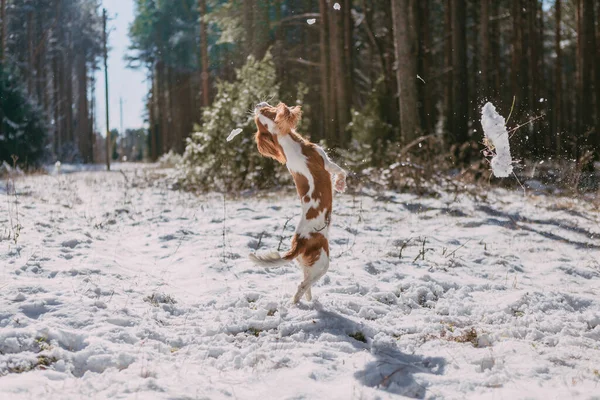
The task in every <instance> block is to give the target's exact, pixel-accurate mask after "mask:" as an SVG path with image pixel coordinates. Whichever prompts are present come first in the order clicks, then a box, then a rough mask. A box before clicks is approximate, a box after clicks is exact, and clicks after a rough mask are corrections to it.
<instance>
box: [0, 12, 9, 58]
mask: <svg viewBox="0 0 600 400" xmlns="http://www.w3.org/2000/svg"><path fill="white" fill-rule="evenodd" d="M0 19H2V27H1V28H0V62H1V63H2V64H4V60H5V59H6V35H7V32H8V21H7V20H6V0H0Z"/></svg>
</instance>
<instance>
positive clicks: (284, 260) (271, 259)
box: [248, 238, 300, 268]
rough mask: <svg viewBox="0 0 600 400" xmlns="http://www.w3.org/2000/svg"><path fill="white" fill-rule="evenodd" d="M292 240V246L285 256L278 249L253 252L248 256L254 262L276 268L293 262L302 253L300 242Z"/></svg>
mask: <svg viewBox="0 0 600 400" xmlns="http://www.w3.org/2000/svg"><path fill="white" fill-rule="evenodd" d="M295 239H296V238H294V240H292V248H291V249H290V250H289V251H288V252H287V253H285V254H284V255H283V256H282V255H281V254H279V252H277V251H269V252H267V253H258V254H257V253H251V254H250V255H249V256H248V257H249V258H250V260H252V262H254V264H256V265H259V266H261V267H267V268H274V267H281V266H284V265H286V264H289V263H290V262H292V261H293V260H294V259H295V258H296V257H298V255H299V254H300V248H299V246H298V242H297V241H296V240H295Z"/></svg>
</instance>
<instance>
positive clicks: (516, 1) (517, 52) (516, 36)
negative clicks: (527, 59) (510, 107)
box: [510, 0, 527, 111]
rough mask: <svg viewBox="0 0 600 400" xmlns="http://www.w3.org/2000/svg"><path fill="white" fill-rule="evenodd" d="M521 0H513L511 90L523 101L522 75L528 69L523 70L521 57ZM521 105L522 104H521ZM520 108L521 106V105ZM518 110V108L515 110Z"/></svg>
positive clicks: (517, 99) (518, 100)
mask: <svg viewBox="0 0 600 400" xmlns="http://www.w3.org/2000/svg"><path fill="white" fill-rule="evenodd" d="M521 12H522V11H521V0H512V2H511V18H512V23H513V26H512V28H513V32H512V52H511V56H512V58H511V85H510V86H511V89H512V90H511V92H512V94H513V96H515V98H516V101H517V102H519V103H520V102H521V101H522V96H521V93H522V91H523V87H522V79H521V75H522V74H523V73H527V70H525V71H522V70H521V59H522V58H523V48H522V45H523V41H522V25H521ZM519 106H520V104H519ZM519 108H520V107H519ZM515 111H516V110H515Z"/></svg>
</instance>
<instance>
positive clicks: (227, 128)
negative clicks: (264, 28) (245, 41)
mask: <svg viewBox="0 0 600 400" xmlns="http://www.w3.org/2000/svg"><path fill="white" fill-rule="evenodd" d="M217 90H218V92H217V95H216V97H215V100H214V102H213V104H212V105H211V106H210V107H208V108H207V109H205V110H204V112H203V118H202V120H203V123H202V125H201V126H199V127H197V129H196V132H194V133H193V134H192V135H191V137H190V138H188V139H187V145H186V148H185V152H184V154H183V160H182V162H181V163H180V164H179V170H180V172H181V177H180V184H181V185H182V186H183V187H184V188H186V189H188V190H226V191H230V190H240V189H254V188H256V189H262V188H266V187H271V186H274V185H279V184H281V183H283V182H289V179H290V178H289V174H287V172H286V173H283V172H284V171H285V170H284V168H282V167H281V166H279V165H278V164H277V163H276V162H275V161H273V160H272V159H267V158H265V157H262V156H261V155H260V153H259V152H258V150H257V149H256V144H255V142H254V133H255V132H256V125H255V123H254V114H253V107H254V105H255V104H257V103H259V102H260V101H271V102H272V103H274V104H276V103H277V99H279V95H280V93H279V90H280V86H279V83H278V82H277V75H276V72H275V65H274V63H273V59H272V57H271V55H270V53H267V55H266V56H265V57H264V59H263V60H262V61H257V60H255V59H254V58H253V57H248V60H247V62H246V64H245V65H244V66H243V67H242V68H240V69H239V70H237V71H236V80H235V81H233V82H223V81H221V82H219V83H218V84H217ZM305 93H306V90H305V87H301V88H300V90H299V96H298V98H299V99H300V100H297V102H296V103H297V104H301V99H302V98H303V96H304V94H305ZM236 128H240V129H242V133H240V134H239V135H238V136H237V137H236V138H234V139H233V140H232V141H231V142H227V141H226V138H227V136H228V135H229V133H230V132H231V131H232V130H233V129H236Z"/></svg>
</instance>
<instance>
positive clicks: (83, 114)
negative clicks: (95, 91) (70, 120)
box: [77, 53, 94, 164]
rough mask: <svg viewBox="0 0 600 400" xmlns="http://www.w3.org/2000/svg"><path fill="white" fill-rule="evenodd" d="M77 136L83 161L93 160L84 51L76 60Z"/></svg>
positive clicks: (89, 161)
mask: <svg viewBox="0 0 600 400" xmlns="http://www.w3.org/2000/svg"><path fill="white" fill-rule="evenodd" d="M77 89H78V93H77V128H78V129H77V131H78V132H77V136H78V139H79V153H80V154H81V158H82V159H83V162H84V163H86V164H87V163H93V162H94V153H93V147H92V137H91V136H92V133H91V131H90V129H89V115H88V99H87V64H86V56H85V53H83V54H80V55H79V56H78V60H77Z"/></svg>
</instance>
